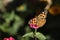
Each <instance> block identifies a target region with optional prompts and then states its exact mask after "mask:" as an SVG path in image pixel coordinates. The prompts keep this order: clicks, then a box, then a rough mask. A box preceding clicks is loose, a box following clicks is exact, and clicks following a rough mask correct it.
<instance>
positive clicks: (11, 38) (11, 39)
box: [3, 37, 15, 40]
mask: <svg viewBox="0 0 60 40" xmlns="http://www.w3.org/2000/svg"><path fill="white" fill-rule="evenodd" d="M3 40H15V39H14V38H13V37H9V38H4V39H3Z"/></svg>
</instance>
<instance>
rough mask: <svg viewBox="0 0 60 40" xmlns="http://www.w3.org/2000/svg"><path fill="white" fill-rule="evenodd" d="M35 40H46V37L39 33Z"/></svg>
mask: <svg viewBox="0 0 60 40" xmlns="http://www.w3.org/2000/svg"><path fill="white" fill-rule="evenodd" d="M36 38H38V39H39V40H46V37H45V36H44V35H43V34H42V33H40V32H37V33H36Z"/></svg>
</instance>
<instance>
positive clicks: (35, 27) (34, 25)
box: [29, 24, 39, 29]
mask: <svg viewBox="0 0 60 40" xmlns="http://www.w3.org/2000/svg"><path fill="white" fill-rule="evenodd" d="M29 26H30V27H31V28H34V29H38V28H39V27H38V25H36V24H29Z"/></svg>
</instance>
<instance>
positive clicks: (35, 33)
mask: <svg viewBox="0 0 60 40" xmlns="http://www.w3.org/2000/svg"><path fill="white" fill-rule="evenodd" d="M36 32H37V29H35V34H34V35H35V40H36Z"/></svg>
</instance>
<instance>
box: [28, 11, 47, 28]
mask: <svg viewBox="0 0 60 40" xmlns="http://www.w3.org/2000/svg"><path fill="white" fill-rule="evenodd" d="M46 17H47V14H46V12H42V13H40V14H39V15H38V16H36V17H34V18H32V19H31V20H30V21H29V22H28V24H33V25H36V26H34V27H38V28H39V27H42V26H43V25H44V24H45V23H46Z"/></svg>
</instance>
